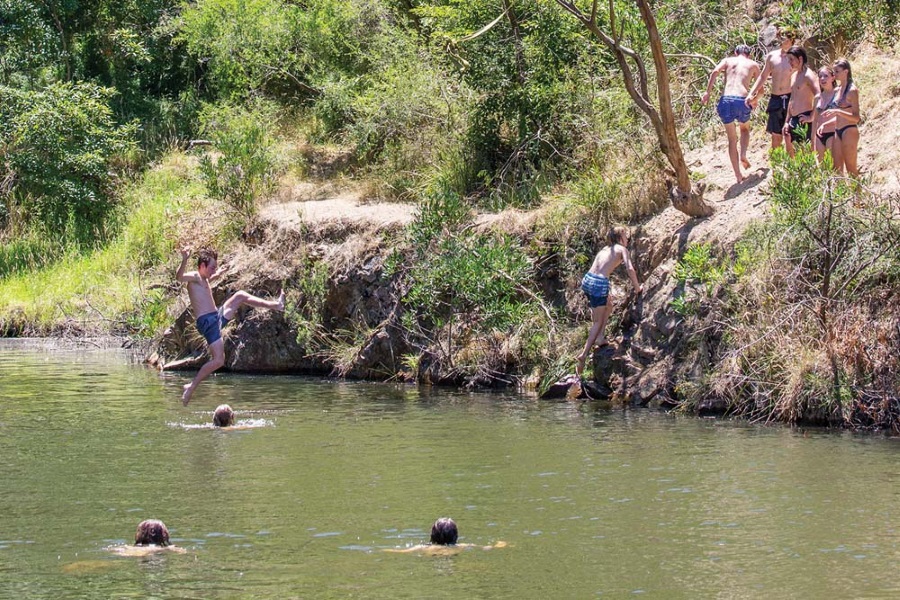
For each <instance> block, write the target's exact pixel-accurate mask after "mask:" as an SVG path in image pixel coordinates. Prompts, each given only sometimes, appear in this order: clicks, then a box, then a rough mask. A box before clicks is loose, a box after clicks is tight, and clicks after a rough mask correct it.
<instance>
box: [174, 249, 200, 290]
mask: <svg viewBox="0 0 900 600" xmlns="http://www.w3.org/2000/svg"><path fill="white" fill-rule="evenodd" d="M190 257H191V250H190V248H182V249H181V265H180V266H179V267H178V270H177V271H175V279H176V280H177V281H181V282H182V283H188V282H191V281H194V282H197V281H199V280H200V275H199V273H197V272H196V271H188V272H185V271H184V269H185V268H186V267H187V261H188V259H189V258H190Z"/></svg>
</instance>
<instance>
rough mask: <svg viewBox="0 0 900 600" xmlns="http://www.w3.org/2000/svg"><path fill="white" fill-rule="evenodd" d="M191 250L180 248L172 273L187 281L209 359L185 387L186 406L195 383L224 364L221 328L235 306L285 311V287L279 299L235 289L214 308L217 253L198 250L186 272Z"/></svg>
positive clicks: (184, 401) (192, 305)
mask: <svg viewBox="0 0 900 600" xmlns="http://www.w3.org/2000/svg"><path fill="white" fill-rule="evenodd" d="M190 256H191V251H190V250H189V249H188V248H185V249H183V250H182V251H181V266H180V267H178V272H177V273H175V279H177V280H178V281H183V282H184V283H187V284H188V296H189V297H190V299H191V307H192V308H193V310H194V315H195V316H196V317H197V330H198V331H199V332H200V333H201V334H202V335H203V337H204V338H205V339H206V343H207V345H208V346H209V352H210V354H211V358H210V360H209V361H208V362H207V363H206V364H204V365H203V366H202V367H200V370H199V371H198V372H197V375H196V376H195V377H194V380H193V381H191V382H190V383H189V384H187V385H185V386H184V393H183V394H182V396H181V402H182V404H184V405H185V406H187V404H188V402H190V401H191V396H193V395H194V391H195V390H196V389H197V386H198V385H200V382H202V381H203V380H204V379H206V378H207V377H209V376H210V375H211V374H212V373H213V372H214V371H215V370H216V369H218V368H220V367H221V366H222V365H224V364H225V342H224V341H223V340H222V328H223V327H225V325H226V324H228V322H229V321H231V320H232V319H233V318H234V317H235V315H236V314H237V311H238V309H239V308H240V307H241V306H242V305H244V304H249V305H250V306H255V307H259V308H268V309H271V310H277V311H283V310H284V290H282V291H281V294H280V295H279V296H278V300H263V299H262V298H259V297H257V296H254V295H252V294H249V293H247V292H245V291H244V290H241V291H239V292H235V293H234V294H232V295H231V296H230V297H229V298H228V300H226V301H225V303H224V304H222V308H219V309H217V308H216V301H215V300H214V299H213V293H212V288H211V287H210V285H209V283H210V281H212V280H214V279H215V278H216V276H217V274H218V273H217V269H218V263H217V260H218V256H217V255H216V252H215V250H201V251H200V253H199V256H198V258H197V270H196V271H188V272H185V270H184V269H185V267H186V266H187V261H188V258H190Z"/></svg>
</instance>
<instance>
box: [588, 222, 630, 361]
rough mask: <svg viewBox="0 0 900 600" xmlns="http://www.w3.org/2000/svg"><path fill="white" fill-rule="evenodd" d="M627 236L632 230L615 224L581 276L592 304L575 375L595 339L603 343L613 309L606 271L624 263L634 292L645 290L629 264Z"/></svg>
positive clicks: (589, 301) (598, 343)
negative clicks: (586, 337)
mask: <svg viewBox="0 0 900 600" xmlns="http://www.w3.org/2000/svg"><path fill="white" fill-rule="evenodd" d="M629 239H631V233H629V231H628V228H627V227H621V226H618V227H613V228H612V229H610V230H609V233H608V234H607V235H606V241H607V242H608V243H609V245H608V246H605V247H604V248H603V249H602V250H600V252H598V253H597V256H596V257H594V262H593V263H592V264H591V268H590V270H589V271H588V272H587V273H585V274H584V277H583V278H582V279H581V290H582V291H583V292H584V294H585V296H587V299H588V304H590V305H591V330H590V332H588V339H587V343H585V345H584V350H582V352H581V354H579V355H578V358H577V362H576V365H575V374H576V375H578V377H579V378H580V377H581V374H582V373H583V372H584V363H585V361H587V357H588V356H589V355H590V353H591V351H592V350H593V348H594V342H597V345H598V346H603V345H604V344H606V338H605V337H604V330H605V329H606V323H607V322H608V321H609V314H610V312H612V304H610V302H609V274H610V273H612V271H613V269H615V268H616V267H618V266H619V265H620V264H622V263H625V269H626V270H627V271H628V277H629V278H631V285H633V286H634V291H635V292H636V293H638V294H640V293H641V292H642V291H643V290H644V287H643V286H642V285H641V284H640V283H639V282H638V278H637V273H636V272H635V270H634V265H632V264H631V257H630V256H629V254H628V249H627V248H626V246H627V245H628V240H629Z"/></svg>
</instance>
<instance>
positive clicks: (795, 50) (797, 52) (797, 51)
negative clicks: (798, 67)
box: [787, 46, 809, 65]
mask: <svg viewBox="0 0 900 600" xmlns="http://www.w3.org/2000/svg"><path fill="white" fill-rule="evenodd" d="M787 53H788V54H790V55H791V56H793V57H794V58H799V59H800V60H802V61H803V64H804V65H805V64H807V63H808V62H809V61H808V60H807V58H806V50H804V49H803V47H802V46H791V47H790V48H789V49H788V51H787Z"/></svg>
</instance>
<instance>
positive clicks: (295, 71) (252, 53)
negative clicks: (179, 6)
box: [179, 0, 304, 100]
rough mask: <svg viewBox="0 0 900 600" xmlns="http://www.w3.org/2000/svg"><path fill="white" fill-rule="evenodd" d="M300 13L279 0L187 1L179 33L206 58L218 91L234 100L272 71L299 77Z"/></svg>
mask: <svg viewBox="0 0 900 600" xmlns="http://www.w3.org/2000/svg"><path fill="white" fill-rule="evenodd" d="M301 16H302V13H301V9H300V8H299V7H298V6H295V5H293V4H291V3H288V2H282V1H281V0H207V1H206V2H196V3H194V2H190V3H188V2H185V4H184V9H183V11H182V15H181V27H180V33H179V39H180V40H182V41H183V42H184V43H185V44H186V46H187V49H188V52H189V53H190V54H192V55H194V56H195V57H197V58H198V59H200V60H203V61H206V62H207V64H208V69H209V77H210V82H211V84H212V86H213V88H214V89H215V90H216V91H217V93H218V94H219V97H220V98H224V99H231V100H238V99H242V98H246V97H247V96H249V95H250V94H251V93H252V92H253V91H254V90H258V89H260V88H261V87H263V86H264V85H265V84H266V83H267V82H268V81H269V80H270V79H271V78H273V77H285V76H286V77H295V78H296V77H298V76H299V77H303V75H302V73H303V70H304V69H303V67H304V54H303V52H302V50H301V49H300V48H298V47H297V46H296V42H297V26H298V20H299V19H300V18H301ZM298 81H299V80H298ZM300 83H303V82H302V81H300Z"/></svg>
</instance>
